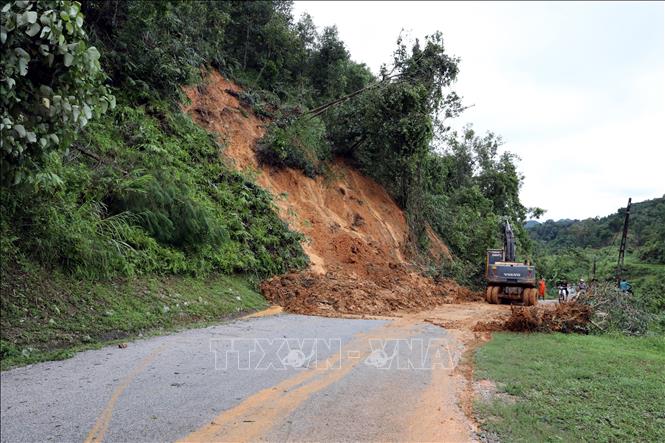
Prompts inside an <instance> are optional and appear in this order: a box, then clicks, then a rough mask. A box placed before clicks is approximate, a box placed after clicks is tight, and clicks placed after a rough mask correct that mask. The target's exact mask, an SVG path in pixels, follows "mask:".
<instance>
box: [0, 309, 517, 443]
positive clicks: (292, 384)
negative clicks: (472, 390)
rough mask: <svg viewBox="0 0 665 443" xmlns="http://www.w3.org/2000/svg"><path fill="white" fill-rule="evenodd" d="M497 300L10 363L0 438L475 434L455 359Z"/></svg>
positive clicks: (222, 331) (263, 322)
mask: <svg viewBox="0 0 665 443" xmlns="http://www.w3.org/2000/svg"><path fill="white" fill-rule="evenodd" d="M505 308H506V307H501V306H496V305H487V304H462V305H447V306H443V307H441V308H438V309H437V310H434V311H430V312H426V313H421V314H417V315H407V316H405V317H402V318H387V319H347V318H323V317H308V316H298V315H290V314H278V315H272V316H263V317H255V318H245V319H239V320H235V321H232V322H229V323H226V324H222V325H218V326H213V327H208V328H203V329H195V330H189V331H185V332H181V333H177V334H173V335H169V336H162V337H154V338H149V339H144V340H138V341H135V342H131V343H129V344H128V346H127V347H126V348H118V347H106V348H103V349H100V350H93V351H86V352H82V353H79V354H77V355H76V356H74V357H73V358H71V359H68V360H64V361H57V362H47V363H40V364H36V365H31V366H27V367H22V368H16V369H13V370H10V371H6V372H3V373H2V375H1V384H2V386H1V388H2V390H1V396H0V397H1V402H0V412H1V415H2V427H1V431H0V437H1V441H2V442H37V441H39V442H42V441H52V442H80V441H88V442H101V441H104V442H132V441H140V442H152V441H155V442H156V441H192V442H194V441H257V440H271V441H288V440H291V441H303V440H309V441H312V440H318V441H331V440H335V441H340V440H363V441H377V440H382V441H386V440H409V441H432V440H439V441H440V440H447V441H469V440H473V439H474V431H475V428H474V425H473V423H472V422H471V421H470V420H469V419H468V418H467V415H466V414H465V413H464V412H465V411H466V412H467V413H468V408H469V407H470V404H471V403H470V399H469V398H466V397H465V396H466V394H465V393H467V392H468V391H469V386H468V385H469V383H468V377H469V372H468V369H469V367H468V365H467V368H466V370H465V365H464V363H462V364H461V365H460V362H461V361H462V362H463V361H464V360H463V359H462V355H463V351H464V349H465V345H467V346H468V345H469V344H472V343H473V342H474V340H477V339H478V334H477V333H473V332H472V331H471V328H472V326H473V325H474V324H475V322H477V321H478V320H487V319H488V318H489V317H491V316H492V315H498V313H500V312H501V311H503V312H505ZM467 397H468V396H467Z"/></svg>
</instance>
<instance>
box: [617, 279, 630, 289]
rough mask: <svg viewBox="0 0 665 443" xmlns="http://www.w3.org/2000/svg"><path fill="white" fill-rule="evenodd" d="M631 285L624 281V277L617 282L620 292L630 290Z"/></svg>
mask: <svg viewBox="0 0 665 443" xmlns="http://www.w3.org/2000/svg"><path fill="white" fill-rule="evenodd" d="M632 289H633V287H632V286H631V285H630V283H628V281H626V279H625V278H622V279H621V281H620V282H619V291H621V292H632Z"/></svg>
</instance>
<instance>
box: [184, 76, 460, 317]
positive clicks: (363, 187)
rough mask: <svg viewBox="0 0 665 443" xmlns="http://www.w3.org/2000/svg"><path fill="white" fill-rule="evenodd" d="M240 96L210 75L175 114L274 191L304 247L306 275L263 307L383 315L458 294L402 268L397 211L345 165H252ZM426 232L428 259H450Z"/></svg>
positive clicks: (247, 115) (271, 294) (250, 123)
mask: <svg viewBox="0 0 665 443" xmlns="http://www.w3.org/2000/svg"><path fill="white" fill-rule="evenodd" d="M229 91H231V92H232V93H229ZM240 91H241V89H240V88H239V87H238V86H237V85H235V84H234V83H232V82H230V81H228V80H226V79H224V78H223V77H222V76H221V75H220V74H219V73H218V72H216V71H213V72H210V73H209V75H208V76H207V78H206V82H205V83H204V84H201V85H199V86H197V87H188V88H186V89H185V93H186V94H187V96H188V98H189V99H190V104H188V105H185V106H183V110H184V111H185V112H187V113H189V114H190V115H191V117H192V119H193V120H194V121H195V122H197V123H198V124H199V125H201V126H202V127H204V128H205V129H208V130H210V131H212V132H216V133H218V134H219V135H220V140H221V141H222V142H224V144H225V145H226V147H225V149H224V151H223V153H222V159H223V161H227V162H229V163H230V164H232V165H234V166H235V167H236V168H237V169H238V170H240V171H246V172H248V173H250V174H252V175H255V177H256V181H257V182H258V183H259V184H260V185H261V186H263V187H264V188H265V189H267V190H268V191H270V192H271V193H272V195H273V197H274V200H275V203H276V205H277V207H278V209H279V214H280V217H281V218H282V219H283V220H284V221H286V222H287V223H288V224H289V226H290V227H291V228H292V229H294V230H296V231H299V232H302V233H303V234H304V235H305V237H306V239H307V240H306V242H305V244H303V248H304V249H305V252H306V253H307V255H308V256H309V258H310V262H311V266H310V269H309V270H308V271H306V272H304V273H302V274H289V275H287V276H281V277H276V278H274V279H272V280H269V281H267V282H265V283H264V284H263V285H262V289H263V291H264V294H265V295H266V296H267V297H268V298H269V299H270V300H272V301H274V302H276V303H279V304H281V305H282V306H284V307H285V308H286V309H287V310H291V311H293V312H302V313H318V314H323V315H326V314H328V313H330V312H340V313H364V314H377V313H382V314H385V313H388V312H394V311H396V310H407V311H412V310H417V309H424V308H426V307H428V306H435V305H438V304H441V303H449V302H450V299H451V297H456V295H454V294H456V293H457V292H460V291H462V292H463V290H462V289H460V288H459V287H458V286H457V284H456V283H454V282H452V281H449V282H445V283H440V284H439V283H434V282H433V281H432V280H431V279H427V278H425V277H423V276H421V275H418V274H417V273H415V272H409V271H407V270H406V269H407V266H408V264H409V263H408V260H407V255H408V254H407V250H406V243H407V223H406V218H405V216H404V213H403V211H402V210H401V209H400V208H399V207H398V206H397V205H396V204H395V202H394V200H393V199H392V198H391V197H390V196H389V195H388V193H387V192H386V191H385V190H384V189H383V188H382V187H381V186H380V185H379V184H378V183H376V182H375V181H373V180H371V179H369V178H368V177H365V176H363V175H362V174H360V173H359V172H358V171H357V170H355V169H354V168H353V167H351V166H350V165H348V164H347V163H346V162H344V161H343V160H341V159H338V160H335V161H334V162H333V164H332V165H331V171H330V173H329V174H327V175H326V177H323V176H319V177H317V178H315V179H311V178H308V177H306V176H305V175H304V174H302V173H301V172H300V171H297V170H294V169H289V168H284V169H275V168H271V167H268V166H263V165H259V163H258V161H257V160H256V156H255V152H254V146H255V145H256V142H257V141H258V140H259V139H260V138H261V137H262V136H263V134H264V133H265V126H266V122H265V121H262V120H261V119H259V118H258V117H257V116H255V115H254V114H253V112H252V110H251V109H250V108H248V107H245V106H243V105H242V104H241V103H240V102H239V100H238V99H237V97H236V95H237V93H238V92H240ZM428 234H429V236H430V240H432V241H431V242H430V243H431V244H432V245H433V247H432V251H431V254H432V255H433V256H434V257H436V258H442V257H444V256H447V257H450V253H449V252H448V249H447V248H446V246H445V244H444V243H443V242H442V241H441V240H440V239H438V238H437V237H436V235H434V233H433V232H431V230H430V231H429V232H428ZM305 285H309V287H305Z"/></svg>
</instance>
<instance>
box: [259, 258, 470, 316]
mask: <svg viewBox="0 0 665 443" xmlns="http://www.w3.org/2000/svg"><path fill="white" fill-rule="evenodd" d="M261 292H262V293H263V294H264V295H265V296H266V298H268V300H270V301H271V302H273V303H276V304H279V305H281V306H283V307H284V308H285V309H286V310H287V311H290V312H296V313H299V314H316V315H324V316H325V315H331V316H332V315H336V314H359V315H362V314H367V315H391V314H394V313H397V312H418V311H422V310H425V309H430V308H433V307H435V306H439V305H441V304H446V303H459V302H461V301H470V300H478V299H480V298H481V296H480V294H477V293H474V292H471V291H469V290H468V289H466V288H462V287H460V286H459V285H457V284H456V283H455V282H451V281H443V282H438V283H437V282H435V281H434V280H432V279H430V278H427V277H424V276H423V275H421V274H418V273H416V272H412V271H409V269H408V268H407V267H406V266H403V265H396V264H394V265H392V266H390V267H389V268H388V269H386V268H384V267H381V266H377V267H376V268H374V269H373V270H372V271H371V272H370V273H369V274H368V275H365V276H358V275H357V274H353V273H348V272H344V271H342V272H327V273H325V274H317V273H314V272H302V273H293V274H287V275H282V276H277V277H273V278H272V279H270V280H266V281H264V282H263V283H262V284H261Z"/></svg>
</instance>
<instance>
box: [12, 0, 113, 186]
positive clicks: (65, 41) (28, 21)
mask: <svg viewBox="0 0 665 443" xmlns="http://www.w3.org/2000/svg"><path fill="white" fill-rule="evenodd" d="M0 20H1V21H2V31H1V32H0V40H1V41H2V57H1V60H2V62H1V65H0V66H1V71H2V77H3V78H2V81H0V97H1V98H0V106H1V107H2V116H1V117H0V119H1V121H0V132H1V133H2V136H1V137H0V152H1V157H0V167H2V171H3V175H2V179H3V182H4V183H5V184H12V183H13V184H18V183H21V182H24V181H28V182H40V181H42V182H43V181H50V182H52V183H57V181H58V177H57V176H55V175H53V174H48V173H44V172H42V171H39V170H40V169H42V168H43V166H44V162H45V161H46V160H47V159H48V157H49V154H50V153H52V152H54V151H58V150H60V149H61V148H62V147H63V146H67V143H66V142H67V141H71V139H72V138H73V136H74V134H75V133H76V132H77V131H79V130H80V129H81V128H83V127H85V126H86V124H87V123H88V122H89V121H90V120H91V119H92V118H93V117H99V115H100V114H101V113H103V112H105V111H106V109H107V108H109V107H113V106H114V105H115V99H114V97H113V96H112V95H111V94H110V93H109V91H108V89H107V88H106V87H105V86H103V84H102V83H103V80H104V78H105V76H104V74H103V72H102V70H101V68H100V65H99V57H100V54H99V51H97V49H96V48H95V47H94V46H88V39H87V36H86V33H85V31H84V30H83V15H82V14H81V12H80V4H79V3H78V2H71V1H55V0H52V1H40V2H30V1H14V2H6V3H5V4H4V6H3V7H2V16H1V18H0ZM38 172H40V174H41V175H38Z"/></svg>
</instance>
